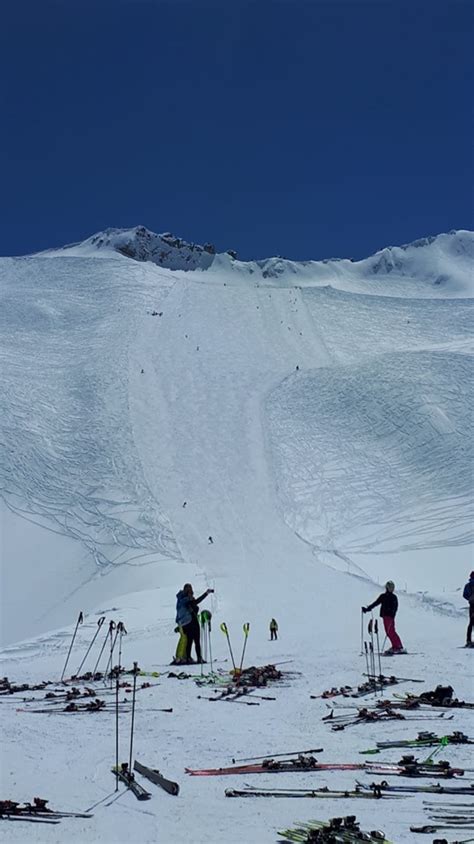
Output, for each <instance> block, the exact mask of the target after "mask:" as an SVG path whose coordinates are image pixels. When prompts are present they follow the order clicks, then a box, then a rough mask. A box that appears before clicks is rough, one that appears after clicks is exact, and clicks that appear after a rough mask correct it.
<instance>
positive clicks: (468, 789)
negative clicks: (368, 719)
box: [225, 780, 474, 805]
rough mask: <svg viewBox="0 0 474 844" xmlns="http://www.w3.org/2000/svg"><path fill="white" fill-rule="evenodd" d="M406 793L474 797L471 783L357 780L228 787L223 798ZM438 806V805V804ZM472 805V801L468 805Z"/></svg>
mask: <svg viewBox="0 0 474 844" xmlns="http://www.w3.org/2000/svg"><path fill="white" fill-rule="evenodd" d="M406 794H457V795H462V794H464V795H469V796H472V797H474V788H473V787H472V786H449V785H440V784H439V783H436V784H435V785H389V783H388V782H386V780H382V782H380V783H375V782H373V783H371V784H370V785H367V784H366V783H361V782H357V783H356V786H355V788H354V789H347V790H343V789H332V788H327V786H325V787H324V788H257V787H256V786H247V787H246V788H241V789H238V788H227V789H226V790H225V796H226V797H310V798H311V797H314V798H331V797H334V798H338V799H342V798H353V797H357V798H361V799H363V798H367V799H372V800H380V799H381V798H385V797H390V798H397V797H403V796H404V795H406ZM437 805H438V804H437ZM469 805H471V804H469Z"/></svg>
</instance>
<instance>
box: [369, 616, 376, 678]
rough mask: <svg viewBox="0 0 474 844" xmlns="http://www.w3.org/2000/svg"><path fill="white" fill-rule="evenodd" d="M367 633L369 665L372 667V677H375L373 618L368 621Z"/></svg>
mask: <svg viewBox="0 0 474 844" xmlns="http://www.w3.org/2000/svg"><path fill="white" fill-rule="evenodd" d="M368 631H369V636H370V642H369V651H370V664H371V667H372V672H373V675H374V677H376V673H375V653H374V620H373V618H371V619H370V621H369V626H368Z"/></svg>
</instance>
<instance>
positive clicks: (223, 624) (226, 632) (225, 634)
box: [221, 621, 235, 671]
mask: <svg viewBox="0 0 474 844" xmlns="http://www.w3.org/2000/svg"><path fill="white" fill-rule="evenodd" d="M221 630H222V632H223V634H224V636H225V637H226V639H227V644H228V645H229V651H230V658H231V660H232V665H233V667H234V671H235V662H234V654H233V653H232V645H231V644H230V638H229V631H228V630H227V624H226V623H225V621H223V622H222V624H221Z"/></svg>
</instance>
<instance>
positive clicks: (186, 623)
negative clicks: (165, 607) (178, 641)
mask: <svg viewBox="0 0 474 844" xmlns="http://www.w3.org/2000/svg"><path fill="white" fill-rule="evenodd" d="M211 592H214V589H206V591H205V592H203V594H202V595H200V596H199V598H195V597H194V592H193V587H192V586H191V584H190V583H185V584H184V586H183V588H182V589H181V590H180V591H179V592H178V594H177V595H176V624H177V625H178V626H179V627H182V628H183V633H184V635H185V636H186V663H187V664H188V665H191V664H192V662H193V660H192V659H191V648H192V646H193V642H194V647H195V649H196V662H203V658H202V654H201V635H200V629H199V620H198V605H199V604H200V603H201V601H203V600H204V598H207V596H208V595H210V594H211Z"/></svg>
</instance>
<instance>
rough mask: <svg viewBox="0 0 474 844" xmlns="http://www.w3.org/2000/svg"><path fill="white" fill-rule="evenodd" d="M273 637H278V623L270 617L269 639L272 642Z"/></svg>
mask: <svg viewBox="0 0 474 844" xmlns="http://www.w3.org/2000/svg"><path fill="white" fill-rule="evenodd" d="M274 639H278V624H277V623H276V621H275V619H274V618H272V620H271V622H270V641H271V642H273V640H274Z"/></svg>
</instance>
